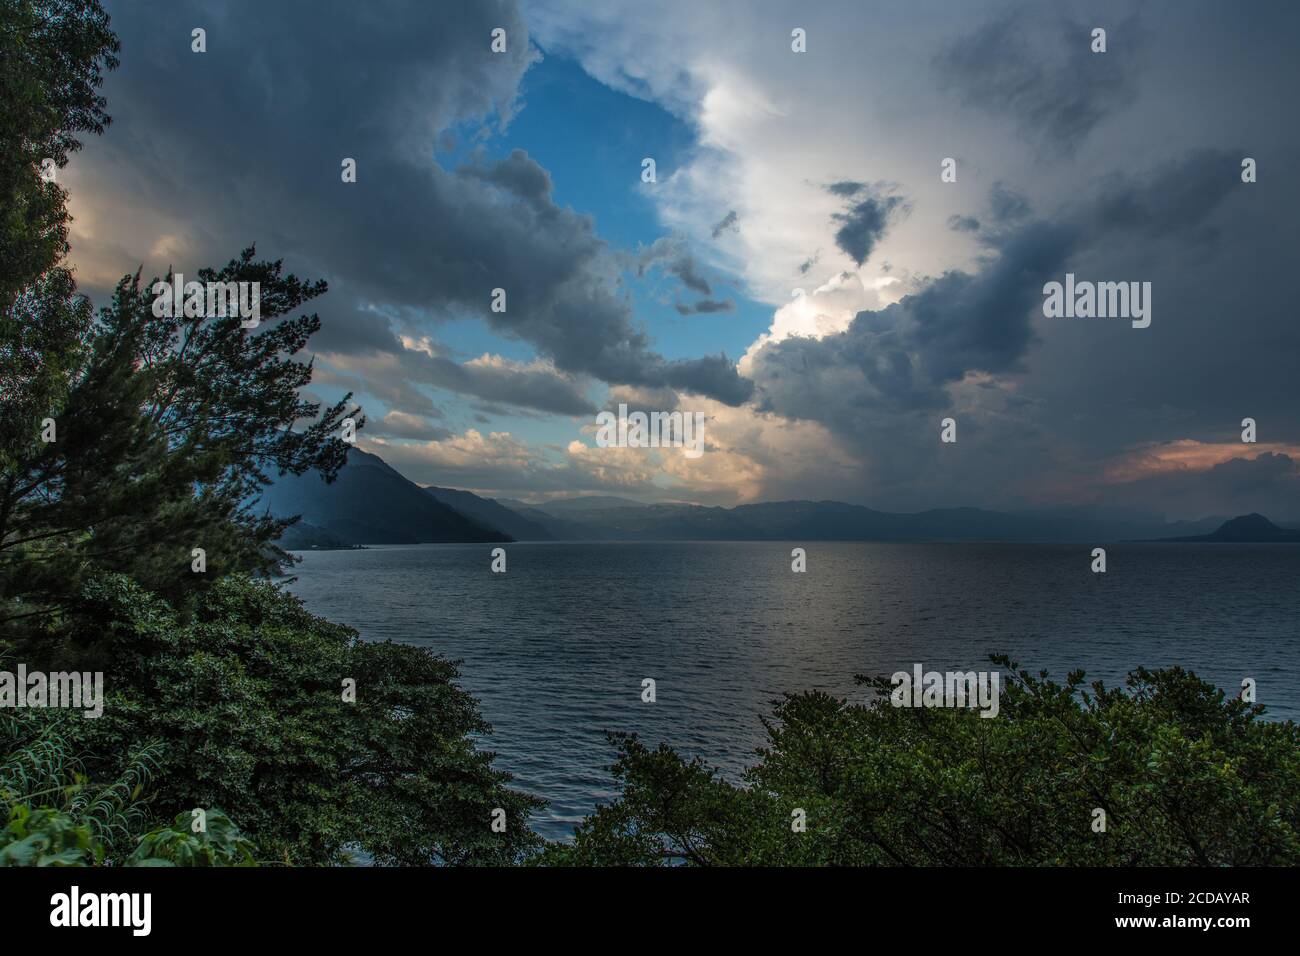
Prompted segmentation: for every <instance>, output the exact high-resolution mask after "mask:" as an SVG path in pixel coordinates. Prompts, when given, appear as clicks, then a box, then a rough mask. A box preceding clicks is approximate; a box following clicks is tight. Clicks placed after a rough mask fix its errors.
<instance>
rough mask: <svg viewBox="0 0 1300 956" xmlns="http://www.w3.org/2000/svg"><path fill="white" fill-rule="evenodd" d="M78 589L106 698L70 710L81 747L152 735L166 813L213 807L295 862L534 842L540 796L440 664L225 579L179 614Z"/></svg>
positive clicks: (140, 593)
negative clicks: (85, 710) (499, 764)
mask: <svg viewBox="0 0 1300 956" xmlns="http://www.w3.org/2000/svg"><path fill="white" fill-rule="evenodd" d="M85 603H86V606H87V608H89V609H91V611H90V612H88V615H87V617H86V619H85V621H86V626H87V627H89V628H91V629H92V630H93V632H94V633H95V634H97V635H99V639H98V640H97V641H96V642H95V647H96V649H97V650H99V651H100V652H102V664H97V665H95V666H102V668H103V669H104V672H105V674H104V687H105V690H106V698H105V701H104V714H103V716H102V717H100V718H98V719H95V720H82V721H79V722H77V723H76V725H75V728H74V729H75V731H76V738H75V739H76V742H77V745H78V749H79V751H80V752H83V753H86V754H95V755H105V757H106V758H107V759H110V760H111V759H115V758H113V757H112V756H111V755H116V754H121V753H123V752H124V751H126V750H128V749H129V748H130V747H132V746H134V745H135V742H136V741H140V740H157V741H158V742H159V745H160V752H159V757H158V768H157V773H156V776H155V783H154V786H153V792H154V800H155V803H156V804H157V805H158V806H159V807H161V808H163V809H165V810H166V811H167V812H169V813H170V812H178V811H180V810H186V809H188V808H191V807H208V806H219V807H222V808H224V809H226V810H227V811H228V812H230V813H231V814H232V815H233V816H234V817H235V818H236V819H238V820H239V822H240V826H241V828H242V829H243V831H244V832H245V833H247V834H248V836H249V838H250V839H251V840H252V841H253V842H254V843H255V844H256V845H257V847H258V850H259V852H260V854H261V857H262V858H263V859H267V860H278V861H283V862H289V863H293V864H298V865H303V864H317V865H319V864H331V863H340V862H345V861H347V860H348V859H349V858H350V849H351V848H355V849H359V850H361V851H364V852H365V853H368V854H369V855H370V856H371V857H373V858H374V859H375V860H376V861H377V862H379V863H387V864H409V865H420V864H429V863H449V864H463V863H497V864H502V863H509V862H513V861H514V860H516V859H519V858H521V857H522V856H523V855H525V854H526V853H527V852H529V851H531V850H532V849H533V848H534V847H536V846H538V845H539V844H540V840H539V839H538V838H537V837H536V836H534V835H533V834H532V832H531V831H530V830H529V829H528V819H529V815H530V814H531V812H532V811H533V810H535V809H536V808H537V807H539V806H540V805H541V801H539V800H536V799H535V798H533V797H529V796H526V795H524V794H522V793H519V792H517V791H515V790H512V789H510V788H509V786H508V784H509V781H510V777H509V775H508V774H506V773H504V772H502V771H499V770H496V769H494V768H493V766H492V761H493V754H491V753H490V752H485V751H481V750H478V749H477V748H476V746H475V742H474V741H475V738H476V737H479V736H481V735H483V734H487V733H490V732H491V728H490V727H489V726H488V725H487V724H486V723H485V722H484V721H483V719H482V718H481V717H480V716H479V713H478V709H477V704H476V702H475V701H474V699H473V698H472V697H470V696H469V695H468V694H467V693H465V692H464V691H463V690H461V689H460V688H459V687H457V686H456V684H455V680H456V678H457V676H458V673H457V669H456V666H455V665H454V664H452V663H450V662H449V661H447V660H445V659H443V658H441V657H438V656H437V655H435V654H433V653H431V652H429V651H427V650H425V649H423V648H418V647H411V646H406V645H401V644H392V643H386V642H385V643H369V642H366V641H362V640H360V639H359V638H358V637H357V635H356V632H354V631H352V630H351V629H349V628H346V627H343V626H341V625H338V624H331V623H329V622H328V621H324V620H322V619H320V618H318V617H315V616H313V615H312V614H310V613H308V612H307V611H306V610H305V609H304V608H303V607H302V604H301V602H300V601H299V600H298V599H297V598H294V597H292V596H291V595H288V594H286V593H284V592H282V591H279V590H277V589H276V588H275V587H274V586H272V585H271V584H270V583H268V582H265V581H262V582H256V581H252V580H249V579H248V578H246V577H243V576H239V575H231V576H227V577H225V578H223V579H221V580H220V581H219V582H217V584H215V585H214V586H213V587H212V588H211V589H209V590H208V591H206V592H204V594H203V595H202V597H201V599H200V601H199V602H198V606H197V607H196V609H195V611H194V613H193V615H192V616H191V617H190V618H189V619H188V620H184V621H182V620H180V619H179V617H178V615H177V614H176V613H175V612H174V611H173V610H172V609H171V608H169V607H168V606H167V605H166V604H165V603H163V602H162V601H160V600H159V599H158V598H156V597H154V596H152V595H150V594H148V593H147V592H145V591H144V590H143V589H141V588H140V587H139V586H137V585H135V584H134V583H132V582H131V581H129V580H128V579H127V578H125V577H123V576H109V577H105V578H103V579H101V580H100V581H98V582H96V583H94V584H92V585H90V586H89V587H88V593H87V595H86V602H85ZM352 691H354V696H353V694H352ZM498 808H500V809H502V810H504V811H505V824H506V827H505V831H504V832H495V831H494V830H493V829H492V827H491V823H492V817H493V811H494V810H496V809H498Z"/></svg>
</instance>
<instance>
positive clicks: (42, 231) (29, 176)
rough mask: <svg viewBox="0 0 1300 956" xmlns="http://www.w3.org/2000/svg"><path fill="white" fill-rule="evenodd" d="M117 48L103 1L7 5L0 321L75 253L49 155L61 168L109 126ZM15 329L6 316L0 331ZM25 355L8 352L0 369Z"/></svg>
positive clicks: (1, 83) (2, 69)
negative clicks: (102, 91) (25, 291)
mask: <svg viewBox="0 0 1300 956" xmlns="http://www.w3.org/2000/svg"><path fill="white" fill-rule="evenodd" d="M117 51H118V42H117V37H115V36H114V35H113V32H112V31H111V30H110V29H109V27H108V15H107V14H106V13H105V12H104V11H103V9H102V8H101V7H100V5H99V3H98V2H95V0H5V2H4V3H3V4H0V103H3V104H4V108H3V109H0V145H2V146H3V148H2V149H0V322H3V320H4V319H6V318H7V314H8V312H9V309H10V305H11V303H12V302H13V299H14V296H15V295H17V294H18V291H19V290H21V289H22V288H24V287H25V286H27V285H28V284H29V283H30V282H32V281H33V280H34V279H35V278H36V277H38V276H40V275H42V274H44V273H46V272H48V271H49V270H51V269H53V268H54V267H55V265H56V264H57V263H58V262H59V260H61V259H62V258H63V256H64V255H65V254H66V252H67V231H68V213H67V208H66V201H67V194H66V193H65V192H64V190H63V189H62V187H60V186H59V185H58V184H57V183H56V182H46V181H45V180H44V179H43V178H42V176H41V163H42V162H43V161H44V160H46V159H50V160H53V161H54V164H55V167H56V168H58V169H62V168H63V167H64V166H66V165H67V162H68V156H69V154H70V153H73V152H75V151H76V150H78V149H80V148H81V142H80V141H79V140H78V139H77V134H79V133H102V132H103V130H104V127H105V126H107V125H108V123H109V117H108V114H107V113H106V112H105V102H104V98H103V97H102V96H100V95H99V88H100V86H101V85H102V84H103V75H104V73H105V72H106V71H108V70H111V69H113V68H114V67H116V66H117V58H116V56H115V54H116V53H117ZM12 331H14V329H13V328H12V327H11V326H10V325H9V324H8V323H7V322H3V324H0V333H10V332H12ZM8 342H9V339H8V336H7V335H6V334H0V343H5V344H8ZM23 357H27V356H26V355H19V356H11V355H8V354H6V353H5V352H4V351H3V350H0V358H3V359H4V360H5V361H4V362H0V370H4V371H5V372H8V371H9V369H8V367H7V366H8V361H9V360H12V359H14V358H19V359H21V358H23Z"/></svg>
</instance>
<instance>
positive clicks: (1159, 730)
mask: <svg viewBox="0 0 1300 956" xmlns="http://www.w3.org/2000/svg"><path fill="white" fill-rule="evenodd" d="M994 661H995V663H997V664H999V665H1001V666H1002V667H1003V668H1004V679H1005V678H1007V677H1010V680H1008V681H1007V682H1006V687H1005V689H1004V692H1003V697H1002V705H1001V714H1000V716H998V717H996V718H993V719H984V718H981V717H979V716H978V714H977V712H975V711H973V710H966V709H911V708H895V707H893V706H891V705H890V702H889V700H888V699H887V698H882V697H876V698H875V699H872V700H871V701H870V702H869V703H866V704H859V703H852V704H850V703H847V702H845V701H843V700H838V699H835V698H833V697H830V696H828V695H826V694H822V693H804V694H794V695H786V697H785V698H784V699H783V700H782V701H781V702H779V703H778V704H777V706H776V714H775V720H774V721H772V722H769V723H766V726H767V735H768V744H767V746H766V747H765V748H763V749H761V750H760V751H759V752H758V757H759V762H758V763H756V764H755V765H754V766H753V767H752V768H750V769H749V770H748V771H747V772H746V774H745V781H744V782H745V784H747V785H746V786H743V787H738V786H733V785H732V784H731V783H729V782H727V781H726V780H724V779H723V778H722V775H721V774H720V773H719V772H718V771H716V770H714V769H713V768H710V767H708V766H707V765H705V764H704V763H703V762H701V761H700V760H698V759H697V760H686V759H684V758H682V757H681V756H679V755H678V754H676V753H675V752H673V751H672V750H670V749H669V748H667V747H664V746H660V747H658V748H657V749H651V748H648V747H646V746H645V745H644V744H642V743H641V742H640V741H639V740H637V738H636V737H634V736H633V737H629V736H620V737H616V738H615V741H616V743H617V744H618V745H619V757H618V761H617V762H616V763H615V764H614V766H613V768H612V770H613V772H614V775H615V777H616V778H617V780H618V781H619V783H620V785H621V789H622V793H621V795H620V797H619V798H618V799H617V800H615V801H614V802H613V803H611V804H609V805H607V806H602V807H600V808H599V809H598V810H597V811H596V812H595V813H594V814H593V815H592V816H591V817H589V818H588V819H587V820H586V821H585V822H584V823H583V824H582V825H581V827H580V828H579V830H578V832H577V836H576V841H575V843H574V844H573V845H571V846H555V847H551V848H549V849H548V851H547V853H546V854H545V855H544V857H543V862H547V863H553V864H588V865H593V864H594V865H602V864H627V865H656V864H665V863H678V864H688V865H701V866H710V865H784V866H813V865H857V866H877V865H921V866H935V865H967V866H1003V865H1013V866H1038V865H1070V866H1156V865H1164V866H1242V865H1296V864H1297V863H1300V835H1298V834H1300V730H1298V728H1297V726H1296V724H1295V723H1293V722H1290V721H1287V722H1269V721H1264V720H1261V719H1260V716H1261V715H1262V713H1263V708H1262V707H1259V706H1257V705H1250V704H1246V703H1243V702H1242V701H1240V700H1235V699H1227V698H1226V697H1225V695H1224V694H1223V692H1222V691H1220V690H1217V689H1216V688H1214V687H1213V686H1212V685H1210V684H1208V683H1206V682H1205V681H1202V680H1200V679H1199V678H1197V677H1196V676H1195V675H1194V674H1191V673H1189V672H1187V671H1184V670H1182V669H1181V668H1177V667H1175V668H1171V669H1168V670H1158V671H1149V670H1146V669H1138V670H1137V671H1135V672H1134V673H1133V674H1131V675H1130V676H1129V678H1128V681H1127V691H1126V690H1124V689H1107V688H1105V687H1104V686H1103V685H1102V684H1101V683H1094V684H1092V685H1090V686H1088V687H1085V685H1084V675H1083V674H1082V673H1075V674H1071V675H1070V677H1069V678H1068V679H1067V681H1066V683H1065V684H1064V685H1058V684H1056V683H1053V682H1052V681H1051V680H1049V679H1048V678H1047V675H1046V674H1045V673H1043V674H1040V675H1039V676H1038V677H1037V678H1035V677H1033V676H1031V675H1030V674H1029V673H1027V672H1025V671H1021V670H1018V668H1017V665H1016V664H1014V663H1013V662H1011V661H1009V660H1007V659H1005V658H994ZM1005 670H1010V671H1012V672H1013V673H1012V674H1011V675H1008V674H1006V673H1005ZM859 683H862V684H865V685H868V686H869V687H872V688H874V689H875V690H876V691H884V690H885V689H886V688H887V686H888V685H887V683H886V682H884V681H882V680H879V679H866V678H859ZM799 809H802V810H803V811H804V812H805V813H806V819H807V830H806V832H802V833H799V832H794V830H793V828H792V814H793V813H794V812H795V811H796V810H799ZM1097 809H1101V810H1103V811H1104V812H1105V820H1106V829H1105V831H1104V832H1096V831H1095V830H1094V821H1095V820H1098V819H1099V817H1097V816H1096V815H1095V813H1094V811H1095V810H1097Z"/></svg>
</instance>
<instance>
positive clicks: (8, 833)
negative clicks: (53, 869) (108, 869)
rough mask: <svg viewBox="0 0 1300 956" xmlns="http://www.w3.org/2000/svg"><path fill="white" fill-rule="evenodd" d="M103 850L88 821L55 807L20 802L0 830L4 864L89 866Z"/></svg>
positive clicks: (97, 858)
mask: <svg viewBox="0 0 1300 956" xmlns="http://www.w3.org/2000/svg"><path fill="white" fill-rule="evenodd" d="M103 853H104V851H103V847H102V846H101V845H100V844H99V843H98V841H96V839H95V835H94V832H93V831H92V830H91V828H90V826H89V825H88V824H86V823H84V822H82V823H79V822H77V821H76V820H74V819H73V818H72V817H70V816H69V815H68V814H66V813H61V812H60V811H58V810H55V809H53V808H51V807H40V808H38V809H36V810H32V809H31V807H29V806H27V805H26V804H21V803H20V804H17V805H15V806H14V807H12V808H11V809H10V811H9V819H8V822H7V824H6V826H5V828H4V829H3V830H0V866H89V865H91V863H92V862H93V863H98V862H99V861H100V860H101V859H103Z"/></svg>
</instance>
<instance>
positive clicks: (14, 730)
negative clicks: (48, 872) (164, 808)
mask: <svg viewBox="0 0 1300 956" xmlns="http://www.w3.org/2000/svg"><path fill="white" fill-rule="evenodd" d="M82 720H83V718H82V717H80V715H70V714H67V713H65V712H61V711H45V710H34V711H33V710H16V711H13V712H11V713H0V812H7V813H11V814H18V815H19V818H20V819H19V820H18V821H17V823H15V821H14V820H11V823H15V825H17V826H20V827H21V828H22V829H23V830H24V831H30V832H27V835H26V836H25V837H24V838H23V839H24V840H29V841H31V842H30V843H29V844H27V845H29V846H33V847H34V846H38V845H40V843H41V841H42V840H43V839H44V840H46V841H47V845H49V846H62V845H63V844H62V841H64V840H65V839H70V838H71V837H73V836H75V834H77V833H80V832H81V830H82V829H84V830H85V831H86V833H87V834H88V841H89V842H88V843H86V844H85V846H88V847H93V849H94V853H95V859H96V861H99V860H103V859H104V858H108V859H109V860H110V861H111V860H115V859H120V858H121V857H122V856H124V855H125V854H126V853H129V852H130V851H131V849H133V848H134V845H135V840H136V837H137V835H138V834H139V833H140V832H142V829H143V827H144V826H145V824H146V822H147V820H148V809H147V807H146V806H145V805H144V803H143V802H142V801H141V794H142V792H143V791H144V790H145V788H146V787H147V786H148V785H149V781H150V779H151V777H152V774H153V770H154V767H155V766H156V764H157V760H158V755H159V752H160V750H159V747H158V745H157V744H147V745H145V746H143V747H137V746H132V747H131V748H129V750H128V751H126V753H127V756H126V757H125V759H121V760H104V759H97V760H93V761H92V760H88V759H87V758H86V757H85V756H84V755H83V754H81V753H79V752H78V750H77V747H76V744H75V742H74V737H75V730H76V728H77V725H78V724H79V723H80V722H81V721H82ZM92 763H94V764H96V765H97V769H98V770H99V771H100V772H99V773H97V774H94V775H92V773H91V770H90V764H92ZM104 780H107V781H108V782H107V783H104V782H96V781H104ZM26 814H30V815H31V819H30V820H29V819H28V818H27V816H26ZM14 832H17V831H14ZM42 833H44V834H45V836H44V837H42V836H41V834H42ZM76 846H79V847H80V846H82V843H81V842H78V843H77V844H76ZM14 852H18V851H17V850H15V851H14Z"/></svg>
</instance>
